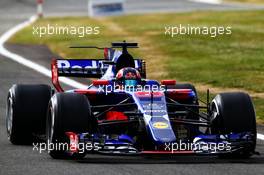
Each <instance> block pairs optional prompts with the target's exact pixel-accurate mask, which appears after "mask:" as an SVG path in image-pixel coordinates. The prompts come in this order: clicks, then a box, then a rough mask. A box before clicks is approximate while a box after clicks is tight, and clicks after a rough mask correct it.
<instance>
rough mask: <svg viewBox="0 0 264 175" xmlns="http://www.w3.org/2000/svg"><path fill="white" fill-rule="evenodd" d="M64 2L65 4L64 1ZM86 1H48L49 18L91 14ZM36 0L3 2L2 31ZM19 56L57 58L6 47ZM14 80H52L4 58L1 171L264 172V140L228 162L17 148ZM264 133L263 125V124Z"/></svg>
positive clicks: (143, 7) (133, 5)
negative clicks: (59, 155)
mask: <svg viewBox="0 0 264 175" xmlns="http://www.w3.org/2000/svg"><path fill="white" fill-rule="evenodd" d="M62 2H63V3H62ZM149 2H150V0H146V1H140V5H139V4H138V1H137V0H134V1H128V5H127V7H126V8H127V9H128V13H145V12H151V11H153V10H154V11H156V12H162V11H166V9H170V10H168V11H189V10H199V9H212V10H218V9H220V10H228V9H249V8H259V7H256V6H251V7H249V6H241V5H238V6H237V5H211V4H210V5H209V4H199V3H192V2H188V1H184V0H178V1H177V2H176V1H169V0H164V1H162V3H161V2H160V1H159V2H158V1H157V0H153V2H154V3H152V4H150V3H149ZM85 5H86V1H80V0H76V1H71V0H60V1H51V0H50V1H48V0H47V2H46V4H45V11H46V13H47V15H48V16H49V15H50V16H54V15H56V16H60V15H86V6H85ZM35 11H36V9H35V3H34V1H33V0H17V1H15V0H1V1H0V23H1V25H0V34H3V32H5V31H6V30H8V29H9V28H11V27H13V26H15V25H16V24H18V23H20V22H22V21H24V20H26V19H27V18H29V17H30V16H32V15H33V14H34V13H35ZM6 47H7V48H8V49H9V50H11V51H12V52H15V53H17V54H20V55H23V56H25V57H27V58H28V59H31V60H33V61H35V62H38V63H39V64H42V65H44V66H47V67H48V65H49V61H50V59H49V58H50V57H51V56H54V55H53V54H52V53H51V52H49V50H48V49H47V48H46V47H44V46H27V47H25V46H19V45H6ZM15 83H33V84H36V83H38V84H39V83H44V84H50V79H49V78H47V77H45V76H43V75H41V74H39V73H36V72H34V71H33V70H31V69H29V68H26V67H24V66H22V65H20V64H18V63H16V62H13V61H11V60H9V59H8V58H5V57H3V56H0V175H2V174H3V175H4V174H5V175H8V174H29V175H31V174H39V175H42V174H97V175H98V174H115V175H116V174H163V175H167V174H204V175H206V174H210V175H213V174H233V175H234V174H264V167H263V164H264V156H263V155H264V141H263V140H262V141H261V140H258V144H257V149H256V150H257V151H258V152H259V153H260V155H255V156H253V157H252V158H251V159H248V160H241V159H240V160H236V159H233V160H225V159H218V158H216V157H196V156H188V157H182V156H180V157H170V158H164V157H158V158H149V157H119V156H118V157H110V156H97V155H89V156H88V157H87V159H85V160H83V161H81V162H76V161H71V160H53V159H51V158H50V157H49V156H48V155H47V154H45V153H42V154H39V153H38V152H37V151H32V147H31V146H14V145H12V144H10V143H9V142H8V140H7V137H6V129H5V107H6V106H5V105H6V95H7V91H8V89H9V88H10V87H11V85H12V84H15ZM258 132H259V133H262V134H263V133H264V128H263V127H258Z"/></svg>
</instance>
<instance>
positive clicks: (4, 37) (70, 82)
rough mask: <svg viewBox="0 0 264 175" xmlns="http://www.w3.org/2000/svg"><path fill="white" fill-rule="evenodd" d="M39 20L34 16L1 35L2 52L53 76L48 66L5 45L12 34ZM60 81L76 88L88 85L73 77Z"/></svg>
mask: <svg viewBox="0 0 264 175" xmlns="http://www.w3.org/2000/svg"><path fill="white" fill-rule="evenodd" d="M36 20H37V17H36V16H32V17H31V18H30V19H29V20H27V21H25V22H23V23H21V24H18V25H16V26H15V27H13V28H11V29H10V30H8V31H7V32H5V33H4V34H3V35H2V36H1V37H0V54H2V55H4V56H6V57H8V58H10V59H11V60H14V61H16V62H18V63H20V64H22V65H24V66H26V67H29V68H31V69H33V70H35V71H37V72H39V73H41V74H43V75H45V76H48V77H51V71H50V70H49V69H47V68H46V67H44V66H42V65H39V64H37V63H34V62H32V61H30V60H28V59H26V58H24V57H22V56H20V55H17V54H14V53H12V52H10V51H8V50H7V49H6V48H5V47H4V43H5V42H6V41H7V40H8V39H9V38H10V37H12V35H14V34H15V33H16V32H18V31H19V30H22V29H23V28H25V27H27V26H29V25H30V24H32V23H33V22H35V21H36ZM60 81H61V82H62V83H64V84H67V85H69V86H72V87H74V88H80V89H83V88H87V85H84V84H81V83H79V82H77V81H74V80H72V79H69V78H66V77H61V78H60Z"/></svg>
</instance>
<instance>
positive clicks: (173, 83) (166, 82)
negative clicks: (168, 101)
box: [161, 80, 176, 86]
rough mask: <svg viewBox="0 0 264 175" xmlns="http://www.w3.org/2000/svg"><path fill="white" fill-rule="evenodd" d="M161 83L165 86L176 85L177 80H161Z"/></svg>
mask: <svg viewBox="0 0 264 175" xmlns="http://www.w3.org/2000/svg"><path fill="white" fill-rule="evenodd" d="M161 84H162V85H165V86H168V85H176V80H161Z"/></svg>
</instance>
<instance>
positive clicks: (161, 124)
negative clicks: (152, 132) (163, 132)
mask: <svg viewBox="0 0 264 175" xmlns="http://www.w3.org/2000/svg"><path fill="white" fill-rule="evenodd" d="M153 127H154V128H157V129H166V128H168V127H169V125H168V124H167V123H165V122H155V123H153Z"/></svg>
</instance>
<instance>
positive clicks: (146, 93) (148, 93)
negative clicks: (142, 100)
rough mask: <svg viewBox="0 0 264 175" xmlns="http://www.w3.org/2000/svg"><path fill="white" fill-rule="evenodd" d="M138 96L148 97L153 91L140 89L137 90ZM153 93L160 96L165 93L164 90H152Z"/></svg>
mask: <svg viewBox="0 0 264 175" xmlns="http://www.w3.org/2000/svg"><path fill="white" fill-rule="evenodd" d="M135 94H136V96H143V97H148V96H151V92H146V91H138V92H135ZM152 95H153V96H155V97H160V96H162V95H163V93H162V92H152Z"/></svg>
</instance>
